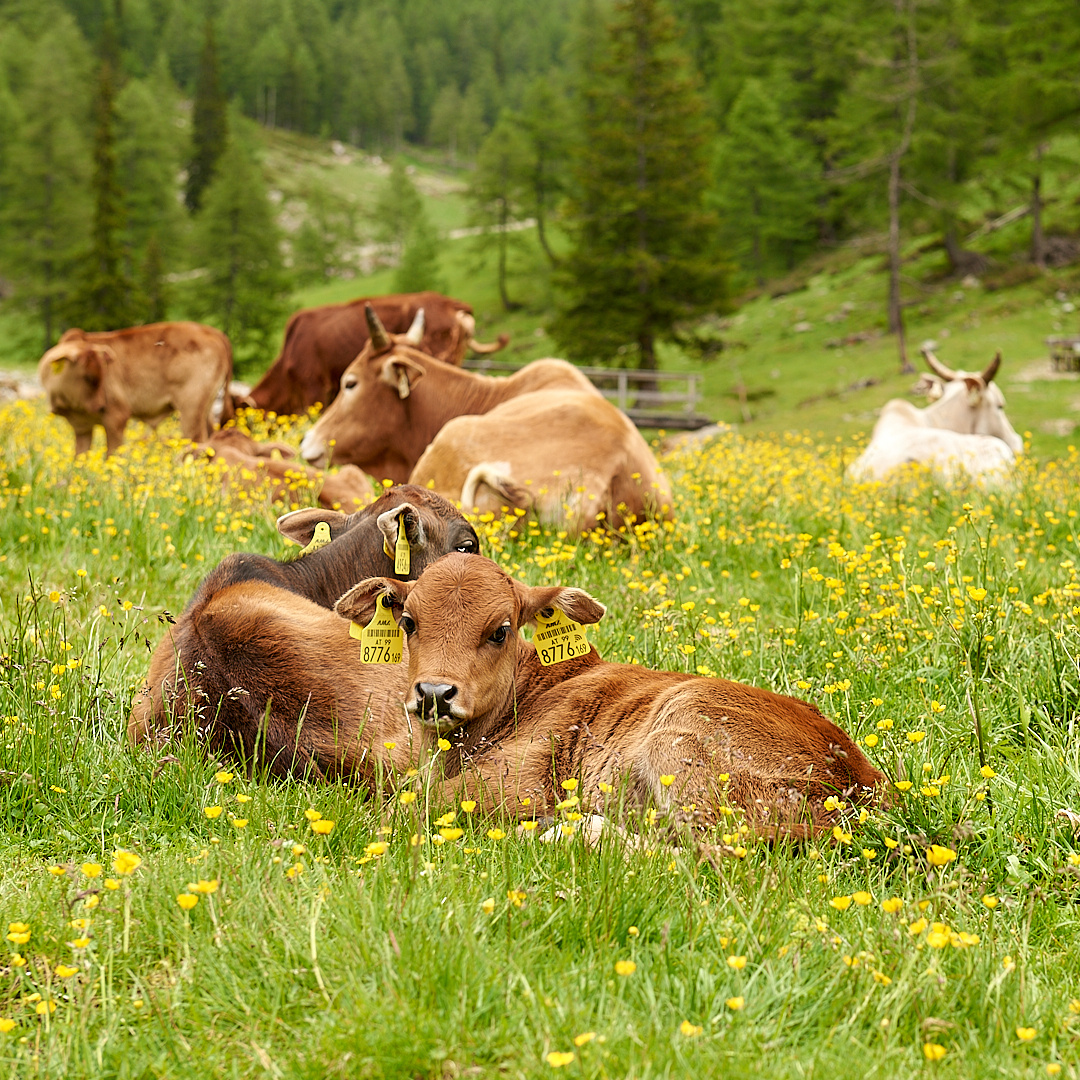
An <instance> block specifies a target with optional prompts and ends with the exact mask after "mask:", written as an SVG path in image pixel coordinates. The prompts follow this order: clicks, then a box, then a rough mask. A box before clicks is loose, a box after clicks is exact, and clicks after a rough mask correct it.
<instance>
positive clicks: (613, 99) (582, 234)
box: [552, 0, 726, 369]
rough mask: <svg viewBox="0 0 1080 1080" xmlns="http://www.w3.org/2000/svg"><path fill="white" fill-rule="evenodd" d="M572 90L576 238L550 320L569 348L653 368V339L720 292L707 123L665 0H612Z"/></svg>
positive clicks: (713, 306)
mask: <svg viewBox="0 0 1080 1080" xmlns="http://www.w3.org/2000/svg"><path fill="white" fill-rule="evenodd" d="M614 12H615V18H614V21H613V22H612V23H611V24H610V25H609V27H608V30H607V47H606V49H605V51H604V55H603V56H602V57H601V59H600V60H599V61H598V62H594V64H593V66H592V70H591V73H590V77H589V79H588V81H587V83H586V87H585V93H584V94H583V95H579V97H580V100H579V109H580V114H579V124H580V129H581V138H580V140H579V144H578V148H577V152H576V155H575V158H576V160H575V165H574V180H575V184H576V191H575V192H574V195H573V197H572V199H571V200H570V205H569V210H568V214H567V224H568V228H569V231H570V235H571V240H572V244H573V246H572V250H571V252H570V254H569V256H568V257H567V259H566V262H565V264H564V266H563V269H562V271H561V274H560V277H561V282H562V286H563V290H564V299H563V301H562V304H561V310H560V312H559V314H558V316H557V319H556V321H555V323H554V325H553V327H552V329H553V331H554V333H555V335H556V337H557V338H558V340H559V341H560V343H561V344H562V345H563V347H564V348H565V349H566V350H567V351H568V352H569V353H570V354H571V355H572V356H576V357H588V358H591V359H596V360H602V361H606V362H615V361H617V362H620V363H622V364H624V365H627V366H637V367H642V368H650V369H651V368H655V367H656V366H657V358H656V341H657V339H658V338H663V337H666V336H670V335H671V333H672V331H673V328H674V326H675V324H676V323H677V322H678V321H679V320H682V319H686V318H689V317H692V316H694V315H698V314H701V313H703V312H705V311H708V310H717V309H718V308H720V307H722V306H723V305H724V302H725V296H726V289H725V284H726V281H725V278H726V275H725V267H724V263H723V260H722V259H721V258H720V253H719V251H718V249H717V239H716V236H717V222H716V218H715V215H714V214H713V213H712V212H711V211H709V210H707V209H706V208H705V205H704V204H705V196H706V191H707V189H708V186H709V166H708V152H709V144H710V135H711V132H710V126H709V123H708V120H707V117H706V114H705V109H704V104H703V101H702V98H701V95H700V93H699V91H698V87H697V83H696V79H695V77H694V75H693V74H692V72H691V71H690V69H689V64H688V61H687V59H686V57H685V55H684V53H683V52H682V50H681V48H680V46H679V41H678V35H677V31H676V26H675V21H674V19H673V18H672V16H671V15H670V13H669V12H668V11H667V10H666V8H665V7H664V5H663V3H662V0H618V2H617V3H616V4H615V8H614Z"/></svg>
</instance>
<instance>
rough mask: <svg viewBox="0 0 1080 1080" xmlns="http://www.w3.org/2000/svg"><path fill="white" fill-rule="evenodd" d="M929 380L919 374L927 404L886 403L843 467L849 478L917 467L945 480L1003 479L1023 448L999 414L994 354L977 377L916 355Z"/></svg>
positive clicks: (997, 358) (1002, 401)
mask: <svg viewBox="0 0 1080 1080" xmlns="http://www.w3.org/2000/svg"><path fill="white" fill-rule="evenodd" d="M922 353H923V356H924V357H925V358H926V363H927V364H928V365H929V367H930V370H931V371H932V372H933V373H934V374H933V375H924V376H923V382H924V385H927V389H928V396H929V398H930V400H931V401H932V402H933V404H931V405H929V406H927V407H926V408H925V409H917V408H915V406H914V405H912V404H911V402H909V401H904V400H903V399H901V398H894V399H893V400H892V401H887V402H886V403H885V405H884V407H883V408H882V410H881V416H880V417H879V419H878V422H877V423H876V424H875V425H874V432H873V434H872V435H871V436H870V444H869V446H867V448H866V449H865V450H864V451H863V452H862V454H860V455H859V457H858V459H857V460H856V461H855V462H854V463H853V464H852V465H851V466H850V467H849V469H848V476H849V477H850V479H852V480H855V481H859V482H864V481H870V480H882V479H884V478H885V476H886V475H887V474H888V473H890V472H891V471H892V470H893V469H896V468H899V467H900V466H901V465H907V464H910V463H912V462H918V463H920V464H922V465H925V466H927V467H928V468H931V469H933V470H934V471H935V472H937V473H939V474H940V475H941V476H943V477H944V479H946V480H958V479H959V480H962V479H966V478H968V477H971V478H972V479H976V480H981V481H983V482H990V483H993V482H995V481H1000V480H1002V479H1004V477H1005V474H1007V473H1008V471H1009V470H1010V469H1011V468H1012V465H1013V463H1014V462H1015V461H1016V455H1017V454H1019V453H1021V452H1022V451H1023V449H1024V441H1023V439H1021V438H1020V436H1019V435H1017V433H1016V431H1015V430H1014V429H1013V426H1012V424H1010V423H1009V419H1008V417H1007V416H1006V415H1005V395H1004V394H1002V392H1001V390H1000V388H999V387H998V386H997V385H995V384H994V382H993V378H994V376H995V375H996V374H997V372H998V368H999V367H1000V366H1001V353H1000V352H999V353H998V354H997V355H996V356H995V357H994V359H993V360H991V361H990V363H989V364H988V365H987V367H986V369H985V370H984V371H982V372H981V373H979V374H977V375H976V374H973V373H972V372H969V371H953V370H952V368H948V367H946V366H945V365H944V364H943V363H941V361H940V360H938V358H937V357H936V356H934V354H933V353H932V352H931V351H930V350H929V349H928V348H924V349H923V350H922Z"/></svg>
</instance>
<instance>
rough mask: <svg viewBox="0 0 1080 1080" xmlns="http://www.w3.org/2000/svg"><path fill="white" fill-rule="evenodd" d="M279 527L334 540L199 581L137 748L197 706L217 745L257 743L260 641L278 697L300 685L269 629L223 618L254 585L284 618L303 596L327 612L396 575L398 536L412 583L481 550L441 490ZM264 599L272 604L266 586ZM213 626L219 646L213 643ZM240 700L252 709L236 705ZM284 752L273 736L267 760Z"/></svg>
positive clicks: (150, 677) (292, 518) (233, 563)
mask: <svg viewBox="0 0 1080 1080" xmlns="http://www.w3.org/2000/svg"><path fill="white" fill-rule="evenodd" d="M320 527H321V528H320ZM278 529H279V530H280V531H281V532H282V533H283V534H284V535H285V536H288V537H289V538H290V539H292V540H295V541H297V542H298V543H301V544H304V545H308V544H310V543H311V542H312V539H313V537H315V535H316V530H317V529H320V531H321V532H323V533H327V532H328V533H329V537H330V541H331V542H330V543H328V544H327V545H326V546H324V547H321V548H319V549H318V550H312V551H310V552H309V553H308V554H305V555H303V557H302V558H297V559H293V560H292V561H289V562H279V561H277V560H275V559H270V558H267V557H266V556H264V555H256V554H252V553H248V552H243V553H237V554H233V555H229V556H228V557H227V558H225V559H224V560H222V562H221V563H220V564H219V565H218V566H217V568H216V569H214V570H213V571H212V572H211V573H210V574H209V575H208V576H207V577H206V578H205V579H204V580H203V582H202V583H201V584H200V586H199V588H198V589H197V590H196V592H195V595H194V597H193V598H192V600H191V602H190V603H189V604H188V606H187V607H186V608H185V609H184V612H183V613H182V614H181V615H180V617H179V618H178V619H177V621H176V623H175V625H173V626H172V627H170V629H169V632H168V633H167V634H166V636H165V637H164V639H163V640H162V641H161V643H160V644H159V645H158V647H157V649H156V650H155V652H154V655H153V657H152V658H151V662H150V671H149V673H148V674H147V677H146V682H145V683H144V685H143V687H142V689H141V690H140V691H139V692H138V694H136V696H135V701H134V703H133V707H132V711H131V715H130V717H129V718H128V738H129V739H130V740H131V741H132V742H133V743H139V742H142V741H143V740H145V739H147V738H149V737H151V736H152V735H159V736H162V735H165V734H167V733H168V731H169V730H170V728H171V727H172V726H173V723H174V721H177V720H181V719H183V718H184V717H185V715H186V711H187V710H188V708H189V706H190V707H193V708H194V709H195V718H196V720H197V722H198V723H199V725H200V730H201V731H202V732H203V735H204V736H205V737H206V738H207V739H208V741H209V742H210V744H211V745H212V746H215V747H217V746H218V745H222V744H223V742H227V741H229V740H231V739H234V738H235V741H237V743H238V745H239V746H240V747H241V748H250V747H252V746H254V745H255V742H256V739H255V736H254V733H253V732H252V731H250V730H249V726H250V724H251V723H253V722H254V723H255V730H256V731H257V729H258V723H257V721H253V720H252V717H251V716H250V715H249V712H250V710H248V709H247V708H246V703H247V698H246V695H248V694H249V693H250V688H249V687H247V686H245V685H244V683H243V682H236V681H234V677H235V674H236V672H238V671H240V670H245V671H246V670H250V664H249V663H248V662H247V661H246V660H245V659H244V657H245V654H247V653H248V652H249V651H251V650H252V649H253V648H254V644H253V642H254V641H255V640H257V641H258V642H261V646H260V647H265V648H266V649H267V650H270V652H269V653H264V654H263V655H264V656H266V657H268V658H267V659H266V660H265V662H266V664H267V668H266V670H265V671H264V672H263V676H262V677H263V679H264V684H263V685H265V686H266V687H268V689H267V693H268V694H270V695H272V694H273V693H274V692H275V691H276V690H280V689H282V688H284V687H288V686H292V685H293V684H292V683H291V682H290V678H291V672H292V671H293V670H298V669H290V668H287V667H282V666H280V665H278V664H277V662H276V661H275V660H274V659H273V657H272V651H273V650H272V638H273V635H272V634H270V632H269V631H260V632H259V633H258V634H256V635H255V637H254V638H253V637H252V633H249V630H248V629H247V627H248V626H249V624H247V623H244V624H242V625H241V624H237V626H236V627H235V628H233V629H231V630H230V629H229V625H228V623H227V621H225V622H223V616H222V612H236V611H239V610H240V607H241V601H242V598H243V595H244V590H245V589H247V588H251V587H253V586H255V585H263V586H266V587H268V588H271V589H272V591H273V593H275V594H276V595H277V604H278V607H279V608H280V610H282V611H283V612H285V613H286V615H287V614H288V613H289V612H290V611H292V610H293V609H294V608H295V609H296V610H297V611H299V610H300V609H301V607H302V604H301V600H303V601H306V602H307V604H308V605H310V606H312V607H315V608H317V609H329V608H330V607H332V605H333V604H334V601H335V600H336V599H337V598H338V597H339V596H340V595H341V594H342V593H343V592H345V590H346V589H348V588H349V586H351V585H352V584H353V583H354V582H355V581H356V580H357V579H358V578H363V577H369V576H371V574H372V573H380V574H392V573H394V566H395V561H394V557H393V556H392V555H388V554H387V551H388V550H389V551H391V552H393V551H394V550H395V548H396V546H397V544H398V541H399V537H402V536H403V537H404V540H405V541H407V546H408V551H409V563H410V565H409V570H408V571H407V573H403V575H402V576H408V577H416V576H417V575H419V574H420V572H421V571H422V570H423V569H424V567H425V566H427V565H428V564H429V563H431V562H433V561H434V560H435V559H437V558H439V556H441V555H444V554H445V553H446V552H448V551H458V552H468V553H478V552H479V549H480V544H479V540H478V539H477V536H476V532H475V530H474V529H473V527H472V526H471V525H470V524H469V523H468V522H467V521H465V519H464V518H463V517H462V516H461V514H460V513H459V512H458V511H457V510H456V509H455V508H454V507H453V506H452V505H451V504H450V503H448V502H447V501H446V500H445V499H443V498H441V497H440V496H438V495H436V494H434V493H433V492H430V491H426V490H424V489H423V488H414V487H408V486H402V487H395V488H391V489H390V490H389V491H387V492H386V493H385V494H384V495H383V496H382V497H381V498H379V499H378V500H376V501H375V502H374V503H372V504H371V505H370V506H368V507H365V508H364V509H363V510H361V511H359V512H358V513H356V514H349V515H347V514H342V513H340V512H337V511H334V510H322V509H318V508H312V509H308V510H296V511H293V512H292V513H290V514H285V515H284V516H283V517H281V518H279V519H278ZM226 593H227V595H228V599H229V604H230V605H231V606H229V605H226V606H225V607H222V606H221V605H220V604H218V605H215V604H214V601H215V598H216V597H218V596H223V594H226ZM258 594H259V596H260V597H263V598H264V599H265V596H264V591H263V590H259V591H258ZM223 602H224V600H223ZM266 602H267V603H269V601H266ZM326 614H327V615H328V616H329V618H330V620H331V623H332V625H334V626H338V625H340V626H344V627H345V630H346V631H347V630H348V626H347V624H345V623H343V622H342V620H341V619H340V618H339V617H338V616H336V615H333V613H332V612H329V611H326ZM211 623H212V624H213V627H214V630H213V636H212V640H210V639H209V638H208V637H207V635H208V634H209V630H208V629H207V627H208V626H209V625H210V624H211ZM251 625H257V624H251ZM280 632H281V633H282V634H283V635H284V636H290V635H295V634H296V633H298V632H299V631H296V630H293V631H289V630H288V628H287V620H286V623H285V624H284V627H283V628H282V629H281V631H280ZM207 641H210V644H207ZM252 655H255V653H252ZM319 670H320V672H322V671H326V672H327V673H328V677H329V678H330V679H331V680H333V679H334V678H336V676H335V675H334V674H333V672H332V670H331V669H330V668H320V669H319ZM298 692H302V687H301V688H300V690H298ZM223 695H224V696H225V699H226V700H225V701H222V696H223ZM237 701H241V702H242V703H244V704H245V707H244V708H233V707H232V706H233V705H235V704H236V702H237ZM260 715H261V714H260ZM281 715H283V716H285V715H286V713H282V714H281ZM298 715H299V714H298V713H292V714H287V718H288V720H289V721H290V722H291V723H292V724H293V725H295V721H296V719H297V716H298ZM319 715H320V717H323V718H324V719H325V720H326V722H327V723H332V722H333V720H332V717H331V716H330V714H322V713H320V714H319ZM207 725H211V726H212V730H211V728H210V727H208V726H207ZM277 734H280V732H277ZM294 736H295V731H294ZM293 741H294V742H295V737H294V740H293ZM282 755H286V756H288V755H291V747H290V746H287V745H279V744H278V743H277V742H274V741H273V740H272V739H271V740H270V741H267V742H265V743H264V745H263V747H262V749H261V750H260V755H259V759H260V760H270V759H271V758H272V759H274V760H277V759H278V758H280V757H281V756H282Z"/></svg>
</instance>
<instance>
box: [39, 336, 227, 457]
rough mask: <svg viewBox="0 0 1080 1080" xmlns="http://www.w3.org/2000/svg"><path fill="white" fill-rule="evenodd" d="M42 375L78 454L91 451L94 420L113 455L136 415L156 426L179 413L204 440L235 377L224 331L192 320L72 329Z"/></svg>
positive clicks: (187, 433)
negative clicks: (214, 411)
mask: <svg viewBox="0 0 1080 1080" xmlns="http://www.w3.org/2000/svg"><path fill="white" fill-rule="evenodd" d="M38 378H39V379H40V380H41V385H42V386H43V387H44V388H45V393H46V395H47V396H48V398H49V407H50V408H51V409H52V411H53V412H54V413H56V414H57V415H58V416H62V417H64V418H65V419H66V420H67V421H68V423H69V424H71V426H72V428H74V430H75V453H76V454H82V453H85V452H86V451H87V450H89V449H90V445H91V443H92V441H93V437H94V426H95V425H100V426H101V427H103V428H104V429H105V445H106V448H107V450H108V453H110V454H111V453H112V452H113V451H114V450H116V448H117V447H118V446H120V444H121V443H122V442H123V441H124V428H125V427H126V426H127V422H128V420H130V419H131V418H132V417H134V418H135V419H137V420H144V421H146V422H147V423H148V424H151V425H156V424H157V423H159V422H160V421H161V420H163V419H164V418H165V417H166V416H168V415H169V414H170V413H171V412H173V411H174V410H175V411H176V412H178V413H179V414H180V430H181V432H182V433H183V436H184V438H185V439H191V440H192V441H193V442H202V441H203V440H205V439H206V437H207V436H208V435H209V434H210V420H209V417H210V412H211V408H212V407H213V405H214V401H215V399H216V398H217V397H218V396H219V395H221V394H225V391H226V389H227V387H228V384H229V380H230V379H231V378H232V346H231V345H230V344H229V339H228V338H227V337H226V336H225V335H224V334H223V333H222V332H221V331H220V330H215V329H214V328H213V327H212V326H203V325H202V324H201V323H193V322H167V323H151V324H150V325H148V326H132V327H129V328H128V329H126V330H110V331H107V332H101V333H87V332H86V331H84V330H68V331H67V333H65V334H64V336H63V337H62V338H61V339H60V342H59V344H57V345H54V346H53V347H52V348H51V349H49V351H48V352H46V353H45V355H44V356H43V357H42V358H41V360H40V362H39V363H38ZM225 418H226V419H227V418H228V417H227V416H226V417H225Z"/></svg>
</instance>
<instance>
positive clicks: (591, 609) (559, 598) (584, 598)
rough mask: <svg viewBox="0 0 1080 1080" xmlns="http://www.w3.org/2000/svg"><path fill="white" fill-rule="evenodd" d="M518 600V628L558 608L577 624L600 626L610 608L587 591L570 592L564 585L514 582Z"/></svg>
mask: <svg viewBox="0 0 1080 1080" xmlns="http://www.w3.org/2000/svg"><path fill="white" fill-rule="evenodd" d="M514 591H515V593H516V595H517V599H518V611H519V612H520V614H519V616H518V626H519V627H520V626H524V625H525V624H526V623H530V622H532V621H533V620H534V619H535V618H536V616H537V615H538V614H540V612H542V611H544V610H545V609H546V608H558V609H559V610H560V611H561V612H562V613H563V614H564V615H566V616H567V617H568V618H571V619H573V620H574V622H576V623H582V624H583V625H584V624H588V623H598V622H599V621H600V620H601V619H602V618H603V617H604V612H605V610H606V608H605V607H604V605H603V604H601V603H600V601H599V600H594V599H593V598H592V597H591V596H590V595H589V594H588V593H587V592H585V590H584V589H566V588H563V587H562V586H561V585H534V586H529V585H522V584H521V582H520V581H515V582H514Z"/></svg>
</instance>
